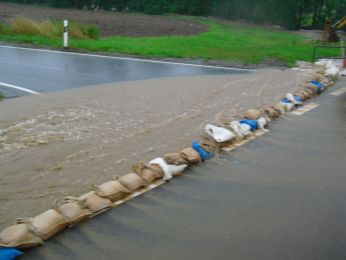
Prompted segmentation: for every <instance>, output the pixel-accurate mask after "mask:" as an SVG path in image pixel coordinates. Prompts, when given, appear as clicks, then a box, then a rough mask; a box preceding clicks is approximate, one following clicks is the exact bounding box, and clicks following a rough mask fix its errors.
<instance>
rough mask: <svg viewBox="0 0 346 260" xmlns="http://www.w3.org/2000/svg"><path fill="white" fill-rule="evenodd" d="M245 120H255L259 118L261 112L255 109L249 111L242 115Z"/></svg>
mask: <svg viewBox="0 0 346 260" xmlns="http://www.w3.org/2000/svg"><path fill="white" fill-rule="evenodd" d="M244 116H245V117H246V118H247V119H251V120H257V119H258V118H259V117H260V116H261V112H260V111H258V110H256V109H249V110H248V111H246V112H245V115H244Z"/></svg>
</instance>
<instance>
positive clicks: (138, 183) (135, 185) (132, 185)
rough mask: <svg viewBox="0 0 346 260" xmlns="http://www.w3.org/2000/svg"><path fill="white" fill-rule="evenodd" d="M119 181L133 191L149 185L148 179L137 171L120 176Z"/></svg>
mask: <svg viewBox="0 0 346 260" xmlns="http://www.w3.org/2000/svg"><path fill="white" fill-rule="evenodd" d="M119 182H120V183H121V184H122V185H124V187H125V188H127V189H129V190H130V191H131V192H134V191H136V190H138V189H140V188H142V187H145V186H146V185H147V183H146V181H145V180H144V179H143V178H142V177H141V176H139V175H138V174H136V173H128V174H126V175H124V176H122V177H120V178H119Z"/></svg>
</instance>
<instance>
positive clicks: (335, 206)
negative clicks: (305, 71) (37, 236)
mask: <svg viewBox="0 0 346 260" xmlns="http://www.w3.org/2000/svg"><path fill="white" fill-rule="evenodd" d="M345 83H346V82H345V81H343V82H340V83H339V85H338V86H337V87H335V88H333V89H330V90H328V91H327V92H326V93H325V94H323V95H322V96H320V97H318V98H316V99H314V100H312V102H315V103H317V104H318V105H319V106H318V107H317V108H315V109H313V110H311V111H309V112H307V113H305V114H303V115H301V116H297V115H294V114H288V115H285V116H283V117H282V118H280V119H279V120H277V121H276V122H274V123H273V124H272V125H271V128H270V132H269V133H267V134H266V135H264V136H262V137H260V138H259V139H256V140H254V141H252V142H250V143H248V144H246V145H244V146H241V147H240V148H238V149H236V150H235V151H233V152H231V153H230V154H227V155H223V156H221V158H220V159H213V160H211V161H209V162H207V163H205V164H203V165H200V166H197V167H194V168H192V169H190V170H188V171H187V172H186V174H184V176H182V177H181V178H175V179H173V180H172V181H171V182H170V183H168V184H165V185H163V186H160V187H159V188H157V189H154V190H152V191H150V192H148V193H146V194H144V195H142V196H140V197H137V198H135V199H133V200H131V201H129V202H127V203H126V204H124V205H122V206H120V207H118V208H115V209H112V210H110V211H108V212H106V213H104V214H102V215H100V216H97V217H96V218H94V219H92V220H90V221H86V222H85V223H81V224H80V225H78V226H75V227H73V228H71V229H69V230H67V232H63V233H61V234H59V235H58V236H56V237H54V238H53V239H52V240H50V241H48V242H46V244H45V245H44V246H43V247H40V248H37V249H34V250H32V251H29V252H27V254H26V255H25V257H24V259H62V258H64V259H95V258H98V259H142V260H143V259H282V260H283V259H292V260H293V259H294V260H300V259H321V260H324V259H345V258H346V247H345V241H346V236H345V229H346V224H345V219H346V205H345V200H346V177H345V168H346V164H345V155H346V135H345V133H346V131H345V130H346V121H345V113H346V93H343V94H341V95H339V96H333V95H330V94H331V93H332V92H333V91H335V90H337V89H338V88H340V87H344V86H345Z"/></svg>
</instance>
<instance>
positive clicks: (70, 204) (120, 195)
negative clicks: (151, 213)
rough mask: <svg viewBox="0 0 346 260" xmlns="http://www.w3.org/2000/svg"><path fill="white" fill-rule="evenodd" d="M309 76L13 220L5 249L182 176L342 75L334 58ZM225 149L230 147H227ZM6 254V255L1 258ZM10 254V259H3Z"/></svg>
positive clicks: (0, 238) (30, 243) (0, 240)
mask: <svg viewBox="0 0 346 260" xmlns="http://www.w3.org/2000/svg"><path fill="white" fill-rule="evenodd" d="M304 74H305V75H306V77H305V78H304V80H302V82H300V84H299V89H300V90H299V91H295V92H293V93H287V94H286V95H285V96H284V97H282V98H281V99H279V100H277V101H275V102H274V103H273V104H271V105H267V106H265V107H262V108H259V109H250V110H248V111H246V112H245V113H244V115H243V116H242V117H241V118H238V119H237V120H233V121H224V122H222V123H218V124H215V125H212V124H207V125H206V126H205V128H204V129H203V131H202V133H201V137H200V140H199V141H193V142H192V144H191V146H190V147H186V148H184V149H182V150H181V151H177V152H172V153H169V154H165V155H164V156H162V157H158V158H155V159H153V160H151V161H149V162H139V163H138V164H136V165H134V166H133V169H132V170H133V171H132V172H131V173H128V174H126V175H124V176H122V177H119V176H113V177H112V179H111V180H109V181H107V182H105V183H102V184H99V185H93V186H92V189H91V191H89V192H87V193H85V194H82V195H80V196H79V197H72V196H69V197H65V198H63V199H61V200H57V201H55V202H54V204H53V205H52V208H51V209H48V210H47V211H45V212H43V213H41V214H39V215H37V216H35V217H33V218H19V219H17V220H16V222H15V223H14V225H12V226H10V227H7V228H5V229H4V230H3V231H2V232H1V233H0V249H1V250H0V258H1V254H3V255H4V254H6V253H7V254H8V253H10V251H11V250H12V251H11V252H13V253H14V254H13V256H14V257H15V254H17V255H19V254H20V252H19V251H13V250H16V249H19V250H21V249H26V248H30V247H34V246H39V245H42V244H43V243H44V241H45V240H47V239H50V238H51V237H52V236H54V235H55V234H57V233H58V232H60V231H62V230H64V229H65V228H66V227H71V226H74V225H76V224H78V223H79V222H81V221H84V220H86V219H88V218H91V217H94V216H96V215H98V214H100V213H102V212H104V211H105V210H108V209H110V208H112V207H115V206H117V205H119V204H121V203H124V202H125V201H126V200H128V199H131V198H133V197H135V196H138V195H139V194H142V193H143V192H145V191H147V190H149V189H151V188H153V187H156V186H158V185H160V184H163V183H164V182H166V181H169V180H170V179H172V178H173V177H175V176H179V175H181V174H182V173H183V172H184V171H185V169H187V168H188V167H191V166H193V165H197V164H199V163H202V162H204V161H206V160H208V159H210V158H212V157H213V156H214V155H215V154H218V153H220V152H221V151H222V150H227V147H230V146H234V145H235V144H237V143H239V142H240V141H242V140H244V139H246V138H249V137H253V136H254V135H255V133H256V131H263V130H265V129H266V127H268V126H269V123H270V122H271V121H273V120H275V119H276V118H278V117H280V116H281V115H282V114H284V113H287V112H289V111H292V110H294V109H296V108H297V107H299V106H301V105H303V104H304V102H305V101H307V100H308V99H310V98H313V97H315V96H317V95H319V94H321V93H322V92H323V91H324V90H325V89H326V88H328V87H331V86H333V85H334V84H335V83H336V81H337V80H338V79H339V77H340V69H339V68H338V67H337V66H336V65H335V64H334V63H333V62H332V61H330V60H321V61H319V62H316V64H315V65H313V66H311V68H310V69H307V70H305V71H304ZM225 148H226V149H225ZM1 259H2V258H1ZM4 259H11V258H4Z"/></svg>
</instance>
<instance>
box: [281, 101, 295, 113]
mask: <svg viewBox="0 0 346 260" xmlns="http://www.w3.org/2000/svg"><path fill="white" fill-rule="evenodd" d="M280 105H281V107H282V108H283V110H284V111H285V112H289V111H292V110H293V109H294V104H292V103H285V102H281V103H280Z"/></svg>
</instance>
